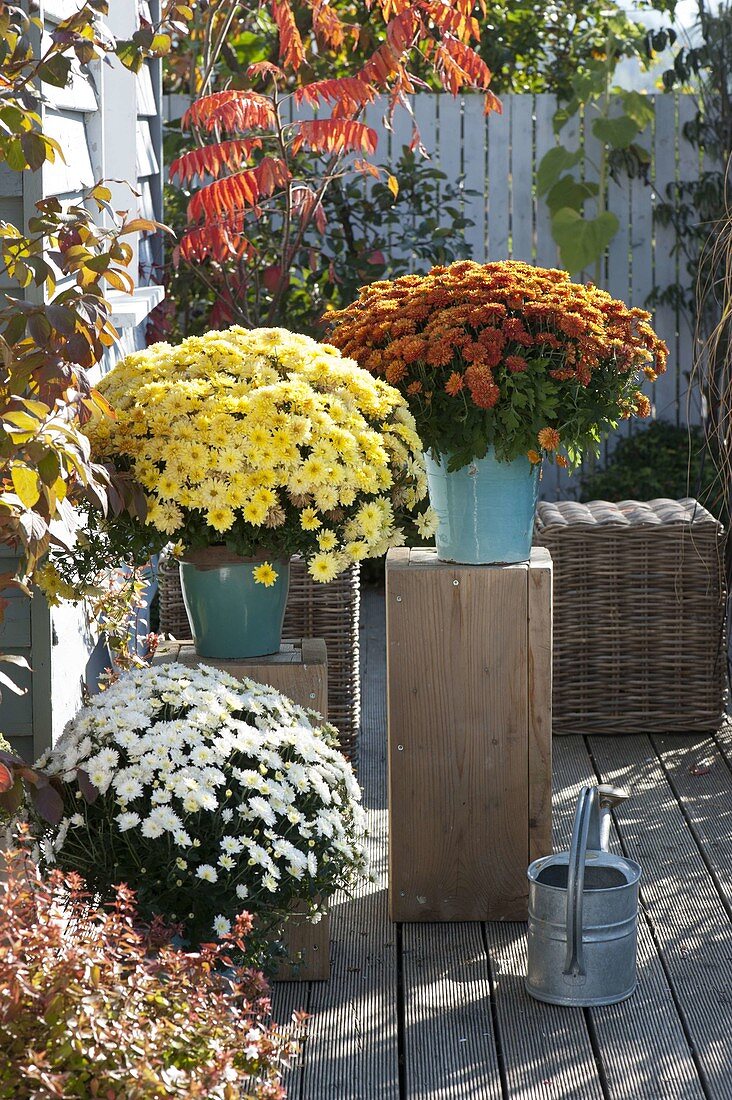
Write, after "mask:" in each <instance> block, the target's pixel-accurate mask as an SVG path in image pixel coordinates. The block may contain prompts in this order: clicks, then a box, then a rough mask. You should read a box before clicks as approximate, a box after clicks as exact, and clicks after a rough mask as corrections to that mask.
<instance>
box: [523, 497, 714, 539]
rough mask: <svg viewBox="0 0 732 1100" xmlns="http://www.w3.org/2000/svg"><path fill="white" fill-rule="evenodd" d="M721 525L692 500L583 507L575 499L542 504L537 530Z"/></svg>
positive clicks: (602, 503)
mask: <svg viewBox="0 0 732 1100" xmlns="http://www.w3.org/2000/svg"><path fill="white" fill-rule="evenodd" d="M708 523H712V524H714V525H715V526H716V527H719V528H721V524H720V523H719V521H718V520H716V519H715V518H714V516H713V515H712V514H711V512H708V511H707V509H706V508H704V507H703V505H701V504H699V502H698V501H697V500H694V498H693V497H684V498H683V499H682V500H669V499H667V498H666V497H659V498H658V499H656V500H621V501H619V502H617V503H613V502H612V501H609V500H591V501H589V502H588V503H587V504H580V503H578V502H577V501H574V500H558V501H546V500H543V501H540V503H539V506H538V508H537V513H536V530H537V532H544V531H547V530H549V529H556V528H562V527H670V526H676V525H683V526H686V527H689V526H692V525H693V526H694V527H696V526H699V525H701V524H708Z"/></svg>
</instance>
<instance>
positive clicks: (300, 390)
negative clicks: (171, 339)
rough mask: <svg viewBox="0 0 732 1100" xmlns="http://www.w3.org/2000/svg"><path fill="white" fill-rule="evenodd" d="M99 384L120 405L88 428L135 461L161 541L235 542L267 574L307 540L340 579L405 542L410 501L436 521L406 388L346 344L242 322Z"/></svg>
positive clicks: (321, 569)
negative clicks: (378, 373) (352, 354)
mask: <svg viewBox="0 0 732 1100" xmlns="http://www.w3.org/2000/svg"><path fill="white" fill-rule="evenodd" d="M99 389H100V390H101V392H102V393H103V394H104V396H105V398H106V399H107V401H108V402H109V403H110V405H111V406H112V408H113V409H114V411H115V414H116V418H115V419H113V420H111V419H101V418H98V419H96V420H94V421H93V422H92V424H91V425H90V427H89V428H88V432H89V436H90V439H91V442H92V450H93V454H94V457H95V459H96V460H97V461H100V462H106V463H113V464H114V465H115V466H116V467H117V468H118V469H122V470H127V471H129V474H130V477H131V479H132V481H133V482H135V483H137V484H138V485H139V486H141V487H142V489H143V491H144V494H145V500H146V507H147V512H146V515H145V518H144V527H145V531H146V533H147V534H148V535H149V536H150V540H151V542H152V543H155V542H158V543H159V544H162V543H166V542H173V543H176V544H178V547H179V549H180V550H182V553H183V556H184V557H185V556H186V555H189V554H190V553H191V552H195V551H198V550H201V549H203V548H206V547H211V546H213V545H216V544H225V546H226V547H227V549H228V551H230V552H231V553H232V554H233V555H236V556H238V557H239V558H243V559H248V560H251V561H252V572H253V575H254V579H255V581H256V582H257V583H258V584H260V585H261V586H263V587H268V586H272V585H274V584H275V582H276V580H277V577H278V570H277V564H276V563H277V562H278V561H287V560H289V558H290V557H291V556H292V555H293V554H296V553H298V554H301V555H303V556H304V558H305V559H306V561H307V565H308V570H309V572H310V575H311V576H312V577H313V578H314V579H315V580H317V581H330V580H332V579H333V578H334V577H336V576H338V574H339V573H341V572H342V571H343V570H344V569H346V568H347V567H348V566H349V565H350V564H351V563H353V562H358V561H361V560H362V559H364V558H369V557H379V556H381V555H383V554H384V553H385V552H386V551H387V549H388V548H389V547H391V546H396V545H400V544H401V543H402V542H403V541H404V536H403V533H402V527H401V523H402V521H403V520H404V519H405V518H406V517H407V514H408V513H410V512H411V513H412V514H413V515H415V514H416V518H417V520H418V522H419V523H420V525H421V526H422V528H423V529H424V531H425V533H428V532H429V529H430V525H431V523H432V522H433V521H432V517H431V516H430V515H429V514H428V512H427V509H426V504H425V505H423V504H422V501H424V500H425V499H426V495H427V486H426V477H425V471H424V461H423V456H422V450H421V444H420V440H419V438H418V436H417V433H416V430H415V425H414V419H413V417H412V415H411V413H410V412H409V410H408V408H407V405H406V401H405V399H404V398H403V397H402V395H401V394H399V392H398V391H397V390H396V389H394V388H393V387H391V386H390V385H388V384H387V383H385V382H384V381H382V380H380V379H377V378H374V377H373V376H372V375H371V374H369V373H368V372H367V371H365V370H362V369H361V368H359V367H358V366H357V365H356V363H355V362H353V360H351V359H347V358H344V357H343V356H342V354H341V352H340V351H339V350H338V349H337V348H335V347H332V346H330V345H328V344H321V343H318V342H316V341H315V340H313V339H311V338H310V337H307V336H303V335H299V334H296V333H291V332H288V331H286V330H285V329H254V330H247V329H244V328H239V327H235V328H230V329H228V330H226V331H223V332H209V333H206V335H204V336H193V337H190V338H188V339H187V340H184V341H183V342H182V343H181V344H179V345H177V346H175V347H173V346H170V345H169V344H165V343H160V344H154V345H153V346H152V347H149V348H147V349H145V350H144V351H139V352H135V353H133V354H132V355H129V356H128V357H127V358H126V359H124V360H123V361H122V362H121V363H119V364H118V365H117V366H116V367H115V368H114V369H113V370H112V371H111V372H110V373H109V374H108V375H107V376H106V377H105V378H104V379H103V381H102V382H101V383H100V386H99ZM138 522H139V520H138Z"/></svg>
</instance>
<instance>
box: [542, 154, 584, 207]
mask: <svg viewBox="0 0 732 1100" xmlns="http://www.w3.org/2000/svg"><path fill="white" fill-rule="evenodd" d="M581 160H582V152H581V150H580V149H576V150H575V151H574V152H570V150H569V149H565V148H564V146H563V145H557V146H555V147H554V149H550V150H549V152H548V153H545V154H544V156H543V157H542V158H541V161H540V162H539V167H538V168H537V170H536V186H537V190H538V192H539V194H540V195H545V194H546V192H547V191H548V190H549V189H550V187H553V186H554V184H555V183H556V182H557V180H558V179H559V178H560V176H562V175H563V174H564V173H565V172H566V171H567V170H568V169H569V168H574V166H575V164H579V162H580V161H581Z"/></svg>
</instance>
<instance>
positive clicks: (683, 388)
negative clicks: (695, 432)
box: [677, 96, 699, 424]
mask: <svg viewBox="0 0 732 1100" xmlns="http://www.w3.org/2000/svg"><path fill="white" fill-rule="evenodd" d="M695 114H696V103H695V101H694V99H693V97H692V96H681V97H680V98H679V117H678V129H677V133H678V142H679V152H678V166H679V180H680V181H682V182H683V181H685V180H693V179H696V178H697V177H698V175H699V154H698V151H697V150H696V149H695V148H694V146H693V145H691V144H690V143H689V142H688V141H687V140H686V138H685V137H684V126H685V125H686V123H687V122H691V120H692V119H693V118H694V115H695ZM678 279H679V283H680V284H681V285H683V286H685V287H688V286H689V284H690V281H691V279H690V276H689V273H688V271H687V270H686V260H685V259H684V257H683V255H682V256H680V258H679V271H678ZM693 363H694V334H693V332H692V329H691V321H690V318H689V316H688V313H686V312H683V311H682V312H680V314H679V396H678V408H679V412H678V416H679V421H680V423H682V424H686V423H688V421H689V419H691V420H692V421H693V420H697V421H698V419H699V410H698V409H696V408H687V405H688V399H689V376H690V375H691V371H692V367H693Z"/></svg>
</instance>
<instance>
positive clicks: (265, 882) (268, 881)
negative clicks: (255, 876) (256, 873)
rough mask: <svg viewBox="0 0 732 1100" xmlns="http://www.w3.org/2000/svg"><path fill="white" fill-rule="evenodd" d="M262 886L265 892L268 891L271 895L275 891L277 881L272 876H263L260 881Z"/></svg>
mask: <svg viewBox="0 0 732 1100" xmlns="http://www.w3.org/2000/svg"><path fill="white" fill-rule="evenodd" d="M262 886H263V887H264V888H265V890H269V892H270V893H271V894H274V893H276V891H277V879H276V878H275V877H274V875H271V874H270V875H265V876H264V878H263V879H262Z"/></svg>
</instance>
